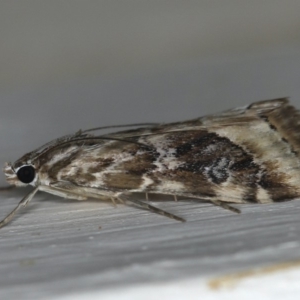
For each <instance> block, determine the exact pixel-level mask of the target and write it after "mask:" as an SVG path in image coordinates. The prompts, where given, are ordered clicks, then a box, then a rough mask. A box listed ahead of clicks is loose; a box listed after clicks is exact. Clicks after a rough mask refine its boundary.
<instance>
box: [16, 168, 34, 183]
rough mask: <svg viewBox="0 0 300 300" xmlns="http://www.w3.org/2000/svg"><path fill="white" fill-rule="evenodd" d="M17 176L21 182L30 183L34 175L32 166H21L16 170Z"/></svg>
mask: <svg viewBox="0 0 300 300" xmlns="http://www.w3.org/2000/svg"><path fill="white" fill-rule="evenodd" d="M17 176H18V178H19V180H20V181H22V182H23V183H30V182H32V181H33V179H34V177H35V169H34V167H33V166H24V167H21V168H20V169H19V170H18V172H17Z"/></svg>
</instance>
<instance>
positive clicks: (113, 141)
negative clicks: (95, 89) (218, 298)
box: [0, 98, 300, 227]
mask: <svg viewBox="0 0 300 300" xmlns="http://www.w3.org/2000/svg"><path fill="white" fill-rule="evenodd" d="M134 125H140V127H139V128H131V129H126V130H124V129H123V130H119V131H117V132H113V133H107V134H96V132H97V131H98V130H100V129H103V127H100V128H94V129H89V130H84V131H81V130H80V131H78V132H76V133H75V134H72V135H67V136H63V137H61V138H58V139H56V140H54V141H51V142H49V143H47V144H45V145H43V146H42V147H40V148H38V149H36V150H34V151H32V152H29V153H27V154H25V155H24V156H23V157H21V158H20V159H18V160H17V161H16V162H15V163H13V164H11V163H7V164H6V165H5V167H4V172H5V176H6V180H7V182H8V183H9V184H12V185H14V186H25V185H31V186H33V189H32V190H31V191H30V192H29V194H28V195H26V196H25V197H24V198H23V199H22V200H21V202H20V203H19V204H18V206H17V207H16V208H15V209H14V210H13V211H12V212H11V213H10V214H9V215H8V216H7V217H6V218H5V219H3V220H2V221H1V222H0V227H3V226H4V225H5V224H7V223H8V222H9V221H10V220H11V219H12V217H13V216H14V214H15V213H16V211H18V210H19V209H20V208H21V207H24V206H26V205H27V204H28V202H29V201H30V200H31V199H32V198H33V196H34V195H35V194H36V193H37V192H38V191H44V192H47V193H50V194H53V195H57V196H61V197H64V198H70V199H77V200H86V199H87V198H96V199H105V200H106V199H108V200H111V201H113V202H114V203H116V202H118V201H119V202H129V203H133V204H134V205H137V206H140V207H141V208H144V209H147V210H149V211H151V212H155V213H158V214H160V215H164V216H167V217H170V218H173V219H175V220H178V221H182V222H184V221H185V220H184V219H183V218H181V217H179V216H176V215H174V214H172V213H169V212H166V211H164V210H162V209H159V208H157V207H155V206H152V205H150V204H149V202H147V201H140V200H135V199H134V198H133V197H131V196H132V194H134V193H145V194H146V195H148V194H151V193H152V194H162V195H164V194H166V195H174V196H175V199H176V198H177V197H179V196H180V197H184V198H195V199H200V200H204V201H209V202H211V203H212V204H214V205H217V206H220V207H223V208H225V209H229V210H232V211H234V212H240V211H239V210H238V209H237V208H234V207H232V206H231V205H230V203H271V202H279V201H286V200H291V199H294V198H297V197H299V196H300V161H299V150H300V114H299V111H297V110H296V109H295V108H294V107H293V106H291V105H290V104H289V101H288V99H286V98H281V99H275V100H267V101H260V102H255V103H253V104H250V105H247V106H245V107H241V108H236V109H232V110H228V111H225V112H223V113H220V114H215V115H210V116H204V117H200V118H197V119H193V120H189V121H185V122H177V123H170V124H134ZM129 126H131V125H129ZM116 127H119V126H116ZM104 128H106V127H104Z"/></svg>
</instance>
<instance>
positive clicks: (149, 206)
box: [118, 196, 186, 222]
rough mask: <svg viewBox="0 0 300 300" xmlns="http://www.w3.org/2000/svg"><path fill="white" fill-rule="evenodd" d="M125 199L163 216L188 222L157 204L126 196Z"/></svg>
mask: <svg viewBox="0 0 300 300" xmlns="http://www.w3.org/2000/svg"><path fill="white" fill-rule="evenodd" d="M118 198H121V199H122V198H124V196H119V197H118ZM124 200H126V201H128V202H132V203H134V204H136V205H137V206H139V207H141V208H145V209H146V210H149V211H151V212H154V213H156V214H159V215H162V216H165V217H168V218H171V219H174V220H177V221H180V222H186V220H185V219H183V218H181V217H178V216H176V215H173V214H171V213H169V212H167V211H165V210H162V209H160V208H157V207H155V206H152V205H150V204H147V203H144V202H142V201H139V200H136V199H128V198H127V197H126V198H124Z"/></svg>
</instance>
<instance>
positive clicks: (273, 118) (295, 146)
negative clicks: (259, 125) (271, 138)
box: [266, 102, 300, 157]
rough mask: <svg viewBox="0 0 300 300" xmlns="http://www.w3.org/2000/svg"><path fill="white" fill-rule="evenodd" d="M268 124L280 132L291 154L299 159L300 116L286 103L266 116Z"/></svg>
mask: <svg viewBox="0 0 300 300" xmlns="http://www.w3.org/2000/svg"><path fill="white" fill-rule="evenodd" d="M266 117H267V119H268V123H269V124H271V125H272V126H273V127H275V128H276V130H277V131H278V132H279V134H280V136H281V137H282V139H283V140H284V141H287V143H288V144H289V145H290V149H291V152H292V153H294V154H295V155H296V156H298V157H299V153H300V114H299V111H298V110H297V109H296V108H294V107H293V106H291V105H289V104H288V102H286V103H285V104H284V105H282V106H280V107H278V108H277V109H274V110H272V111H270V112H269V113H267V114H266Z"/></svg>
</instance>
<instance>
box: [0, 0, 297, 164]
mask: <svg viewBox="0 0 300 300" xmlns="http://www.w3.org/2000/svg"><path fill="white" fill-rule="evenodd" d="M299 11H300V2H299V1H297V0H295V1H293V0H286V1H279V0H278V1H277V0H269V1H268V0H265V1H259V0H252V1H241V0H219V1H218V0H201V1H200V0H198V1H189V0H185V1H161V0H152V1H142V0H128V1H111V0H108V1H80V0H72V1H69V0H65V1H57V0H53V1H40V0H27V1H18V0H15V1H11V0H4V1H1V2H0V65H1V68H0V137H1V143H0V158H1V161H3V162H4V161H7V160H12V161H14V160H16V159H17V158H18V157H19V156H20V155H22V154H24V153H25V152H27V151H30V150H32V149H33V148H35V147H37V146H39V145H41V144H43V143H45V142H47V141H49V140H51V139H53V138H55V137H58V136H61V135H63V134H66V133H69V132H74V131H77V130H78V129H80V128H81V129H84V128H89V127H94V126H102V125H111V124H122V123H132V122H134V123H136V122H149V121H153V122H169V121H177V120H185V119H188V118H193V117H198V116H201V115H203V114H207V113H212V112H216V111H221V110H223V109H227V108H231V107H234V106H239V105H245V104H247V103H250V102H253V101H257V100H262V99H269V98H277V97H282V96H290V97H291V100H292V102H293V103H295V104H297V101H298V102H300V101H299V99H300V98H299V91H300V85H299V83H298V82H299V78H300V77H299V75H300V52H299V50H300V18H299ZM299 104H300V103H299Z"/></svg>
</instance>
